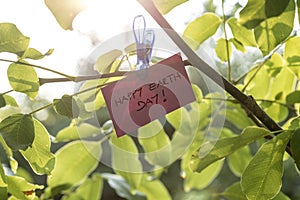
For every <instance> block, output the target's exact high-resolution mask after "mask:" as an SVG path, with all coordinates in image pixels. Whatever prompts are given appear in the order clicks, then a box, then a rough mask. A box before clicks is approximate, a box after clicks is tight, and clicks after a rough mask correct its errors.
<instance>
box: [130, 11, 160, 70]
mask: <svg viewBox="0 0 300 200" xmlns="http://www.w3.org/2000/svg"><path fill="white" fill-rule="evenodd" d="M132 29H133V33H134V38H135V43H136V51H137V63H136V70H137V71H138V70H141V69H146V68H149V66H150V65H149V63H150V60H151V54H152V48H153V45H154V40H155V34H154V31H153V30H150V29H146V21H145V18H144V16H143V15H138V16H136V17H135V18H134V20H133V26H132Z"/></svg>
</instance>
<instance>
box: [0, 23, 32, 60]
mask: <svg viewBox="0 0 300 200" xmlns="http://www.w3.org/2000/svg"><path fill="white" fill-rule="evenodd" d="M29 41H30V38H29V37H26V36H24V35H23V34H22V33H21V32H20V31H19V29H18V28H17V27H16V25H14V24H11V23H0V52H9V53H14V54H17V55H18V56H22V55H23V53H24V51H25V50H26V49H27V47H28V45H29Z"/></svg>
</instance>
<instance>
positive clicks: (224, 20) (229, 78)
mask: <svg viewBox="0 0 300 200" xmlns="http://www.w3.org/2000/svg"><path fill="white" fill-rule="evenodd" d="M222 13H223V28H224V35H225V44H226V56H227V70H228V71H227V78H228V81H229V82H231V62H230V51H229V45H230V44H229V42H228V36H227V32H226V16H225V9H224V0H222Z"/></svg>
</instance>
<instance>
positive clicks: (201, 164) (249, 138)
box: [190, 127, 271, 172]
mask: <svg viewBox="0 0 300 200" xmlns="http://www.w3.org/2000/svg"><path fill="white" fill-rule="evenodd" d="M270 134H271V133H270V132H269V131H267V130H265V129H263V128H258V127H247V128H246V129H244V131H243V132H242V133H241V135H239V136H236V137H232V138H225V139H221V140H218V141H217V142H216V144H215V145H214V147H213V149H212V150H211V151H210V152H209V154H208V155H206V156H205V157H203V158H200V157H199V156H198V151H197V152H195V153H194V155H193V156H192V158H191V161H190V167H191V169H192V171H196V172H201V171H202V170H204V169H205V168H206V167H208V166H209V165H211V164H212V163H214V162H215V161H217V160H220V159H223V158H224V157H226V156H228V155H230V154H232V153H233V152H235V151H236V150H238V149H240V148H242V147H243V146H246V145H248V144H251V143H253V142H254V141H256V140H258V139H261V138H263V137H264V136H267V135H270ZM206 145H210V144H203V145H202V146H201V147H200V148H206V147H205V146H206Z"/></svg>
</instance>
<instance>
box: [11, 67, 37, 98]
mask: <svg viewBox="0 0 300 200" xmlns="http://www.w3.org/2000/svg"><path fill="white" fill-rule="evenodd" d="M7 76H8V80H9V83H10V86H11V87H12V89H13V90H15V91H17V92H22V93H25V94H27V95H28V96H29V97H30V98H31V99H34V98H35V97H36V96H37V94H38V91H39V87H40V84H39V78H38V76H37V73H36V71H35V69H34V68H33V67H31V66H28V65H26V64H20V63H18V64H16V63H12V64H10V65H9V67H8V69H7Z"/></svg>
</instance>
